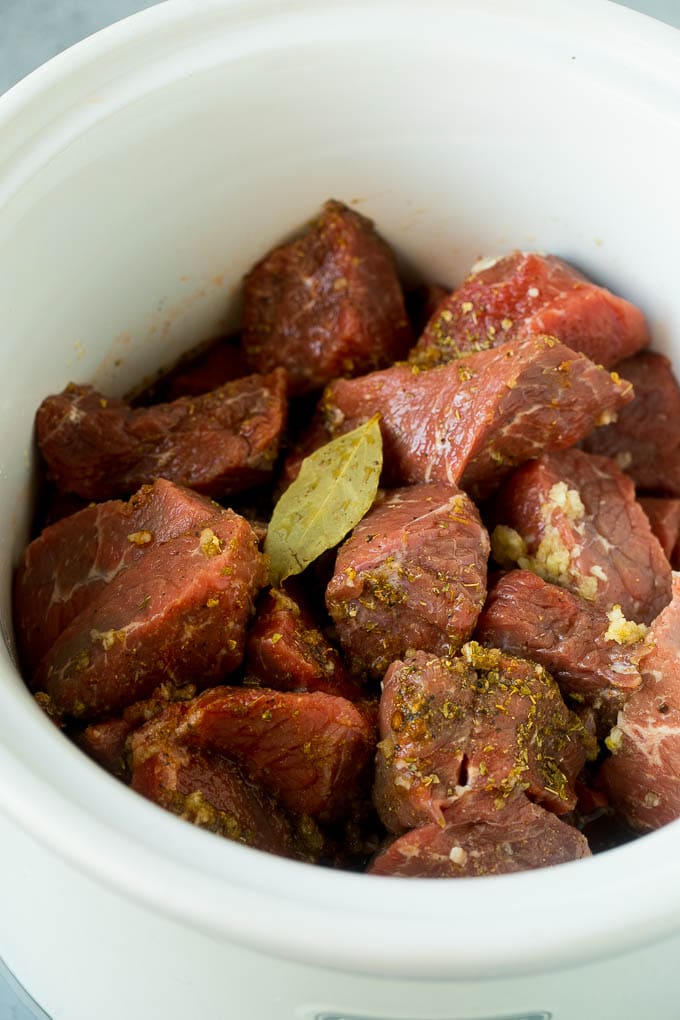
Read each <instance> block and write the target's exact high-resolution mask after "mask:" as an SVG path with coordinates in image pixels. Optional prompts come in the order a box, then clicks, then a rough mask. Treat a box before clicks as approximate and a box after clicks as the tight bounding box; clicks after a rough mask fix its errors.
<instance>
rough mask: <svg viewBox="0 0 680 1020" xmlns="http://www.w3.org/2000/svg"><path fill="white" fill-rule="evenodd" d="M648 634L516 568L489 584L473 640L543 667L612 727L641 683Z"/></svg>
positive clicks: (637, 626) (565, 690)
mask: <svg viewBox="0 0 680 1020" xmlns="http://www.w3.org/2000/svg"><path fill="white" fill-rule="evenodd" d="M645 632H646V628H645V627H644V626H640V625H639V624H634V623H626V621H624V620H623V617H622V614H621V613H620V611H619V612H618V613H617V612H616V611H612V612H611V613H610V614H609V618H608V617H607V616H606V615H605V614H604V612H602V611H601V610H597V609H594V608H593V606H592V604H591V603H589V602H586V601H585V600H584V599H582V598H580V597H579V596H578V595H573V594H572V593H571V592H569V591H566V590H565V589H564V588H558V587H557V585H554V584H549V583H548V582H547V581H544V580H542V579H541V578H540V577H538V575H537V574H533V573H531V571H529V570H511V571H510V573H508V574H504V575H503V576H502V577H500V578H498V579H497V580H496V582H495V584H494V585H493V586H492V587H491V589H490V591H489V597H488V599H487V601H486V605H485V606H484V609H483V611H482V615H481V616H480V618H479V622H478V624H477V629H476V631H475V638H476V639H477V641H479V642H480V643H481V644H483V645H488V646H490V647H492V648H501V649H502V650H503V651H504V652H508V653H509V654H510V655H519V656H521V655H526V656H527V657H528V658H530V659H531V660H532V661H533V662H538V663H540V665H541V666H545V668H546V669H547V670H548V671H549V672H550V673H551V675H552V676H553V677H554V678H555V680H556V681H557V683H558V685H559V688H560V690H561V691H562V694H563V695H565V696H566V695H571V696H573V697H574V698H575V699H577V701H579V702H582V703H585V704H586V705H589V706H591V707H592V708H593V709H594V710H595V712H596V715H597V717H598V718H599V719H601V720H603V722H604V725H605V726H606V729H607V730H608V729H609V727H610V726H611V725H612V724H613V722H614V721H615V719H616V713H617V711H618V710H619V708H621V707H622V705H623V702H624V700H625V698H626V697H627V696H628V695H630V694H631V692H632V691H634V690H636V689H637V688H638V687H639V686H640V683H641V676H640V669H639V663H640V656H641V654H642V651H643V644H642V641H643V638H644V636H645Z"/></svg>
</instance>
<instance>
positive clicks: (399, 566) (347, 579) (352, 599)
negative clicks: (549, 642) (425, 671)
mask: <svg viewBox="0 0 680 1020" xmlns="http://www.w3.org/2000/svg"><path fill="white" fill-rule="evenodd" d="M488 554H489V540H488V535H487V532H486V529H485V528H484V526H483V525H482V522H481V520H480V517H479V513H478V512H477V508H476V507H475V505H474V503H472V501H471V500H470V499H469V498H468V497H467V496H466V495H465V493H463V492H461V491H460V490H459V489H457V488H456V487H455V486H452V485H446V484H444V483H443V482H434V483H431V484H429V485H428V484H423V485H413V486H410V487H408V488H403V489H396V490H393V491H391V492H389V493H387V494H386V495H385V498H384V499H383V500H382V501H380V502H378V503H377V504H376V505H375V506H374V507H373V509H371V510H370V511H369V512H368V513H367V514H366V516H365V517H364V519H363V520H362V521H361V523H360V524H359V525H358V526H357V527H356V528H355V529H354V532H353V534H352V536H351V537H350V538H349V539H348V540H347V541H346V542H345V543H344V545H342V546H341V548H340V551H339V552H338V557H337V560H336V564H335V574H334V576H333V577H332V579H331V581H330V584H329V585H328V588H327V590H326V605H327V606H328V610H329V612H330V614H331V616H332V617H333V620H334V622H335V625H336V628H337V632H338V638H339V640H340V643H341V645H342V648H343V650H344V651H345V653H346V654H347V655H348V656H349V658H350V661H351V663H352V666H353V667H354V668H355V669H356V670H357V671H361V672H365V673H367V674H368V675H369V676H373V677H377V678H379V677H382V676H383V674H384V672H385V670H386V669H387V667H388V666H389V664H390V663H391V662H393V661H394V660H395V659H398V658H401V657H402V656H403V655H405V654H406V651H407V650H408V649H422V650H424V651H426V652H431V653H433V654H434V655H450V654H453V653H454V652H456V651H458V649H459V648H460V646H461V645H462V644H463V642H464V641H466V640H467V639H468V638H469V636H470V635H471V633H472V631H473V629H474V626H475V623H476V621H477V617H478V616H479V612H480V610H481V608H482V606H483V604H484V598H485V596H486V563H487V558H488Z"/></svg>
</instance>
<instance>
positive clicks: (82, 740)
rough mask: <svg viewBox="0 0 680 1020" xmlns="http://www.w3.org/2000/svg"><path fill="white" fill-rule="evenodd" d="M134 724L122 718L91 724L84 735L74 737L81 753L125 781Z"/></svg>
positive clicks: (79, 734)
mask: <svg viewBox="0 0 680 1020" xmlns="http://www.w3.org/2000/svg"><path fill="white" fill-rule="evenodd" d="M134 729H135V726H134V723H131V722H128V720H127V719H124V718H122V717H120V718H118V719H106V720H104V721H103V722H97V723H90V725H89V726H86V727H85V729H84V730H83V732H82V733H78V734H76V736H74V738H73V739H74V742H75V743H76V744H77V745H78V747H79V748H80V749H81V751H84V752H85V754H86V755H87V756H88V757H89V758H92V760H93V761H96V763H97V765H101V767H102V768H103V769H106V771H107V772H110V773H111V775H112V776H117V777H118V778H119V779H123V778H125V777H126V775H127V741H128V737H129V736H130V734H131V733H133V732H134Z"/></svg>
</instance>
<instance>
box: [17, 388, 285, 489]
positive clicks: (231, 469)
mask: <svg viewBox="0 0 680 1020" xmlns="http://www.w3.org/2000/svg"><path fill="white" fill-rule="evenodd" d="M286 408H287V401H286V376H285V372H283V371H281V370H280V369H279V370H276V371H275V372H273V373H272V374H271V375H264V376H258V375H251V376H247V377H246V378H244V379H237V380H236V381H235V382H229V383H225V385H224V386H221V387H220V388H219V389H216V390H213V391H212V392H211V393H206V394H204V395H203V396H198V397H180V399H179V400H175V401H173V402H172V403H170V404H155V405H153V406H151V407H141V408H134V409H133V408H131V407H130V406H129V405H128V404H125V403H124V402H123V401H121V400H114V399H112V398H108V399H107V398H105V397H103V396H102V395H101V394H100V393H98V392H97V390H95V389H94V388H93V387H92V386H75V385H71V386H68V387H67V388H66V389H65V390H64V392H63V393H60V394H57V395H55V396H51V397H47V398H46V399H45V400H43V402H42V404H41V405H40V407H39V408H38V413H37V415H36V429H37V435H38V446H39V447H40V451H41V453H42V455H43V457H44V458H45V461H46V463H47V470H48V473H49V475H50V477H51V478H53V479H54V481H55V482H56V483H57V485H58V486H59V487H60V488H61V489H64V490H65V491H67V492H75V493H76V494H77V495H79V496H83V497H84V498H85V499H112V498H114V497H117V496H123V495H127V494H128V493H130V492H134V491H135V490H136V489H138V488H139V487H140V485H144V484H145V483H147V482H152V481H153V480H154V479H155V478H157V477H162V478H168V479H170V480H171V481H174V482H178V483H179V484H181V485H187V486H189V487H190V488H193V489H196V490H197V491H199V492H202V493H205V494H206V495H209V496H215V497H220V496H224V495H226V494H228V493H231V492H239V491H241V490H243V489H246V488H248V487H250V486H252V485H256V484H258V483H260V482H264V481H266V480H267V479H269V478H270V477H271V472H272V468H273V465H274V461H275V459H276V456H277V453H278V448H279V440H280V438H281V433H282V431H283V428H284V424H285V418H286Z"/></svg>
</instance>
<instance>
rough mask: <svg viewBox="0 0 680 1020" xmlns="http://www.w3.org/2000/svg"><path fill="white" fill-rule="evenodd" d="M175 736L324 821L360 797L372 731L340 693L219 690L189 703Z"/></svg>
mask: <svg viewBox="0 0 680 1020" xmlns="http://www.w3.org/2000/svg"><path fill="white" fill-rule="evenodd" d="M182 707H184V706H182ZM157 722H158V723H159V724H161V723H162V717H161V720H157ZM176 739H177V740H178V741H179V743H181V744H185V745H186V746H187V747H190V748H196V749H200V750H204V751H214V752H218V753H220V754H224V755H226V756H227V757H229V758H232V759H234V760H235V761H237V762H238V763H239V764H241V765H242V767H243V768H244V769H245V770H246V772H247V773H248V775H249V776H250V777H251V778H252V779H253V780H254V781H255V782H257V783H260V784H261V785H263V786H264V787H266V788H267V789H268V790H270V791H271V792H272V793H273V794H274V795H275V796H276V797H277V798H278V799H279V800H280V802H281V803H282V804H283V806H284V807H285V808H287V809H288V810H289V811H292V812H293V813H295V814H303V815H309V816H311V817H312V818H318V819H320V820H321V821H329V820H334V819H337V818H341V817H342V816H343V815H344V814H345V813H346V812H347V810H348V809H349V808H350V807H351V805H352V804H353V803H356V802H359V801H360V800H361V799H362V797H363V791H364V788H365V785H366V782H367V778H368V768H369V765H370V759H371V755H372V753H373V748H374V744H375V733H374V731H373V728H372V726H371V724H370V722H369V721H368V719H367V718H366V716H365V714H364V713H362V712H361V711H360V710H359V709H358V708H357V707H356V706H354V705H353V704H352V703H351V702H350V701H347V700H346V699H345V698H338V697H334V696H332V695H330V694H324V693H322V692H320V691H316V692H314V693H311V694H308V693H303V694H298V693H294V692H291V691H271V690H257V689H255V690H251V689H237V688H227V687H218V688H214V689H213V690H210V691H206V692H205V693H204V694H202V695H199V697H198V698H196V699H195V701H193V702H192V703H190V704H189V706H188V707H187V709H186V712H185V713H184V714H183V717H182V720H181V722H180V723H179V725H178V726H177V728H176Z"/></svg>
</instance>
